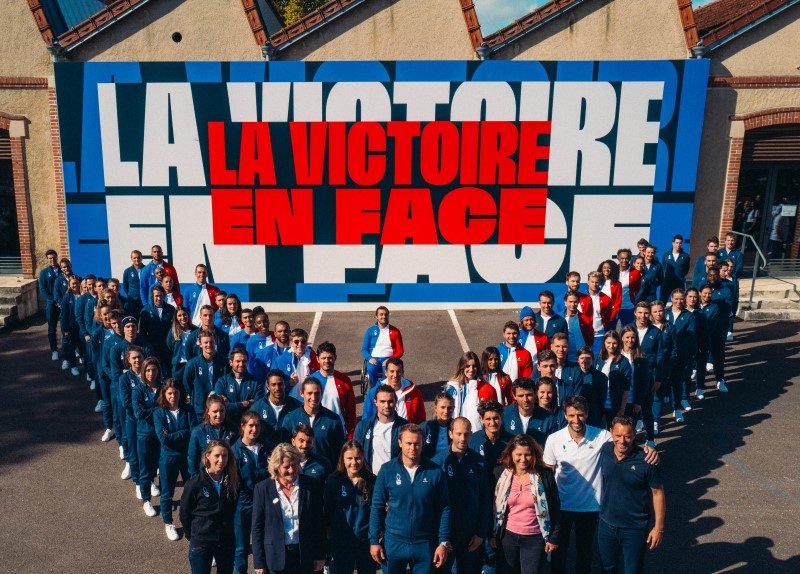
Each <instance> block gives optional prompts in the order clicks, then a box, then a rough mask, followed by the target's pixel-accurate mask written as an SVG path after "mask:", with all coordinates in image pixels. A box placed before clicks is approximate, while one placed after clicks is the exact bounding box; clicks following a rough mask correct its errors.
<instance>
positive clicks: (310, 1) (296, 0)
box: [270, 0, 329, 26]
mask: <svg viewBox="0 0 800 574" xmlns="http://www.w3.org/2000/svg"><path fill="white" fill-rule="evenodd" d="M328 1H329V0H270V2H271V3H272V6H273V7H274V8H275V11H276V12H277V13H278V16H280V18H281V20H282V21H283V25H284V26H290V25H292V24H294V23H295V22H297V21H298V20H300V18H302V17H303V16H305V15H306V14H309V13H310V12H313V11H314V10H316V9H317V8H319V7H320V6H322V5H323V4H326V3H327V2H328Z"/></svg>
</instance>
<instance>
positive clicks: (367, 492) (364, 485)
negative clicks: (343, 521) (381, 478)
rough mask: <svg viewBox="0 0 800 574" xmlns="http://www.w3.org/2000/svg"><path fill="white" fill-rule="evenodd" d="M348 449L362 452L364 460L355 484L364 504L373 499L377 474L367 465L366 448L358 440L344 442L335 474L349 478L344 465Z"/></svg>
mask: <svg viewBox="0 0 800 574" xmlns="http://www.w3.org/2000/svg"><path fill="white" fill-rule="evenodd" d="M348 450H356V451H358V452H359V454H361V460H362V461H364V464H363V465H362V466H361V470H359V471H358V478H357V479H356V482H355V485H356V490H358V492H359V494H361V500H362V501H363V502H364V504H369V503H370V502H371V501H372V489H373V487H374V486H375V475H374V474H372V471H371V470H370V468H369V466H367V459H366V457H365V456H364V448H363V447H362V446H361V443H359V442H358V441H356V440H349V441H347V442H346V443H344V446H342V450H341V451H339V460H338V461H337V463H336V470H335V471H333V474H334V475H336V476H338V477H341V478H345V479H346V478H347V469H346V468H345V466H344V455H345V453H346V452H347V451H348Z"/></svg>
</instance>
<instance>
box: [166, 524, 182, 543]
mask: <svg viewBox="0 0 800 574" xmlns="http://www.w3.org/2000/svg"><path fill="white" fill-rule="evenodd" d="M164 530H165V531H166V533H167V538H168V539H169V540H177V539H178V538H180V536H178V531H177V530H175V525H174V524H165V525H164Z"/></svg>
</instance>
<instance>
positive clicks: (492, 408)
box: [478, 401, 503, 418]
mask: <svg viewBox="0 0 800 574" xmlns="http://www.w3.org/2000/svg"><path fill="white" fill-rule="evenodd" d="M486 413H497V414H499V415H500V416H501V417H502V416H503V405H501V404H500V403H499V402H497V401H481V402H479V403H478V415H480V417H481V418H483V417H484V416H485V415H486Z"/></svg>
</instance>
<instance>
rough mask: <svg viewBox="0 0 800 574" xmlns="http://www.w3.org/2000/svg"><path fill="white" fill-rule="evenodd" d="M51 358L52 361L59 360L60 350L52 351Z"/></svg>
mask: <svg viewBox="0 0 800 574" xmlns="http://www.w3.org/2000/svg"><path fill="white" fill-rule="evenodd" d="M50 360H51V361H57V360H58V351H53V352H52V353H50Z"/></svg>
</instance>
